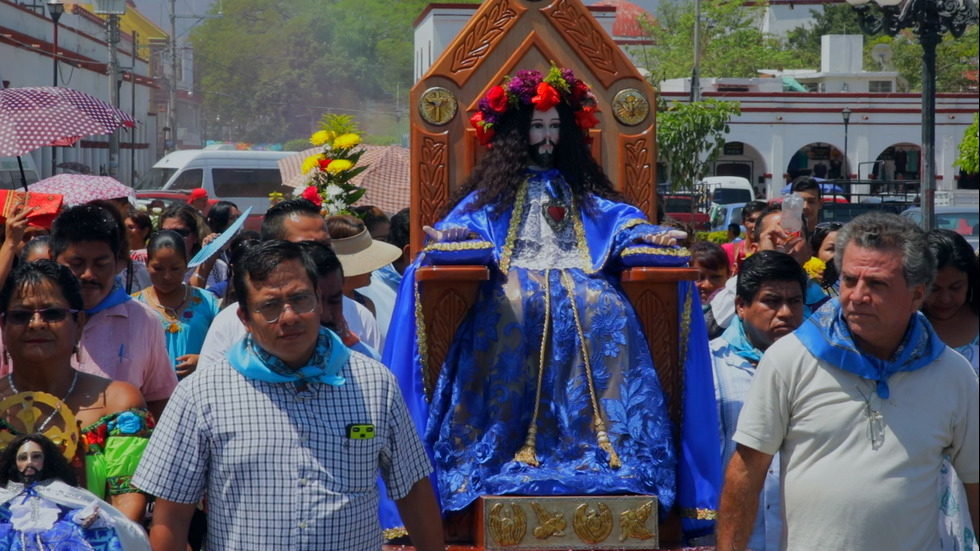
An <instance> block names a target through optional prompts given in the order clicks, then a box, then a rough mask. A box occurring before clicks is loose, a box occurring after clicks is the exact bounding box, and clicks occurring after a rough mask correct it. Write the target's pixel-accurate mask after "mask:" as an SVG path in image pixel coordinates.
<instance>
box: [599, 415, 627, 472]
mask: <svg viewBox="0 0 980 551" xmlns="http://www.w3.org/2000/svg"><path fill="white" fill-rule="evenodd" d="M596 425H597V427H596V428H597V429H598V430H596V439H597V440H598V441H599V447H600V448H602V449H604V450H606V453H608V454H609V466H610V467H612V468H614V469H618V468H620V467H622V466H623V462H622V461H620V460H619V454H618V453H616V450H615V449H614V448H613V445H612V442H610V441H609V435H608V434H606V431H605V428H606V427H605V426H603V425H602V423H601V422H600V423H596Z"/></svg>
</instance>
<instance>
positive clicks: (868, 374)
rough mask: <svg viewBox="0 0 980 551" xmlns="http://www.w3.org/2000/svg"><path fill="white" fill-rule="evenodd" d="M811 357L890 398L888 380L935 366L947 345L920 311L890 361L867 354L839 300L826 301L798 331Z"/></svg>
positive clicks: (879, 394)
mask: <svg viewBox="0 0 980 551" xmlns="http://www.w3.org/2000/svg"><path fill="white" fill-rule="evenodd" d="M796 336H797V337H799V339H800V341H802V342H803V345H804V346H806V347H807V349H808V350H809V351H810V353H811V354H813V355H814V356H816V357H817V358H818V359H820V360H823V361H825V362H827V363H829V364H831V365H833V366H835V367H838V368H840V369H843V370H844V371H850V372H851V373H854V374H855V375H858V376H861V377H864V378H865V379H870V380H872V381H875V382H876V383H877V388H876V391H877V393H878V396H881V398H882V399H886V400H887V399H888V395H889V391H888V377H890V376H891V375H892V374H894V373H898V372H900V371H915V370H917V369H921V368H923V367H925V366H927V365H929V364H930V363H932V362H933V361H934V360H935V359H936V358H938V357H939V355H940V354H942V353H943V350H944V349H945V348H946V345H945V344H944V343H943V341H942V340H940V339H939V337H938V336H937V335H936V333H935V331H933V329H932V326H931V325H929V321H928V320H926V317H925V316H924V315H923V314H922V313H921V312H916V313H915V315H914V316H913V317H912V320H911V322H910V323H909V328H908V329H907V330H906V331H905V337H904V338H903V339H902V342H901V344H900V345H899V346H898V349H896V350H895V353H894V355H893V356H892V358H891V359H890V360H880V359H878V358H875V357H874V356H872V355H870V354H866V353H864V352H863V351H861V349H859V348H858V347H857V345H856V344H855V343H854V337H853V336H852V335H851V331H850V330H849V329H848V328H847V324H846V323H845V322H844V316H843V313H842V312H841V307H840V299H837V298H834V299H831V300H829V301H827V304H824V305H823V307H821V308H820V309H819V310H817V311H816V312H814V313H813V315H812V316H810V317H809V318H807V319H806V320H804V322H803V325H801V326H800V328H799V329H797V330H796Z"/></svg>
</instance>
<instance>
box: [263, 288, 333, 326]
mask: <svg viewBox="0 0 980 551" xmlns="http://www.w3.org/2000/svg"><path fill="white" fill-rule="evenodd" d="M317 302H318V299H317V296H316V294H314V293H304V294H301V295H295V296H292V297H290V298H289V299H287V300H270V301H268V302H265V303H262V304H260V305H259V306H257V307H255V308H252V307H251V306H249V307H248V308H247V309H248V310H251V311H253V312H257V313H258V314H259V315H260V316H262V319H263V320H265V322H266V323H276V322H277V321H279V319H280V318H282V314H283V312H285V311H286V307H287V306H288V307H289V308H290V309H291V310H292V311H293V313H294V314H309V313H310V312H312V311H313V310H316V305H317Z"/></svg>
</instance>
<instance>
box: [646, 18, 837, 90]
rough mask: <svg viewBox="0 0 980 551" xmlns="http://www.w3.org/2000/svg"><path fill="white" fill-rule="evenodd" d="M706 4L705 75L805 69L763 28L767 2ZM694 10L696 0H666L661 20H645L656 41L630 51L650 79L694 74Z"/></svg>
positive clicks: (735, 75)
mask: <svg viewBox="0 0 980 551" xmlns="http://www.w3.org/2000/svg"><path fill="white" fill-rule="evenodd" d="M701 8H702V14H701V18H702V21H703V23H702V25H701V36H700V43H701V45H700V48H699V50H700V56H699V57H700V64H699V74H700V75H701V76H702V77H704V78H711V77H733V78H739V77H742V78H749V77H756V76H758V71H759V70H760V69H772V68H775V67H785V68H787V69H788V68H805V66H806V65H801V64H800V60H799V59H797V55H796V53H795V52H792V51H787V50H786V49H785V48H784V47H783V43H782V41H781V40H780V39H779V38H778V37H776V36H773V35H770V34H767V33H764V32H762V30H761V28H762V26H761V25H762V16H763V13H764V10H765V2H750V1H748V0H733V1H731V2H702V3H701ZM694 14H695V11H694V0H674V1H664V2H661V3H660V4H659V6H658V8H657V10H656V14H655V15H656V23H654V24H649V23H647V22H645V21H643V20H640V24H641V25H642V26H643V27H644V29H645V30H646V31H647V33H648V34H649V36H650V38H651V39H652V41H653V44H654V45H653V46H649V47H638V48H633V49H631V53H632V54H633V55H634V58H635V59H636V60H637V62H638V63H639V64H640V65H644V66H645V67H646V68H647V69H648V70H649V71H650V73H651V79H650V81H651V82H653V83H657V82H660V81H662V80H666V79H671V78H680V77H689V76H691V71H692V69H693V66H694V59H693V55H692V50H693V44H694V38H693V37H694V22H695V15H694ZM704 22H707V23H704ZM818 52H819V49H818Z"/></svg>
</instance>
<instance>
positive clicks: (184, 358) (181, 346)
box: [133, 230, 219, 379]
mask: <svg viewBox="0 0 980 551" xmlns="http://www.w3.org/2000/svg"><path fill="white" fill-rule="evenodd" d="M146 253H147V258H146V266H147V269H148V270H149V271H150V281H151V282H152V285H150V286H149V287H147V288H146V289H143V290H142V291H140V292H138V293H136V294H134V295H133V297H134V298H135V299H136V300H138V301H140V302H143V303H146V304H147V305H148V306H150V308H152V309H153V311H154V312H156V314H157V316H158V317H159V318H160V322H161V323H162V324H163V333H164V335H165V336H166V338H167V352H168V353H169V354H170V362H171V363H172V364H173V366H174V369H175V370H176V371H177V377H178V378H180V379H183V378H184V377H186V376H188V375H190V374H191V373H193V372H194V370H196V369H197V360H198V356H199V355H200V353H201V346H202V345H204V336H205V335H207V332H208V328H209V327H211V322H212V321H214V317H215V316H217V315H218V310H219V308H218V299H217V298H216V297H215V296H214V293H211V292H209V291H205V290H204V289H200V288H198V287H192V286H190V285H188V284H186V283H184V274H186V273H187V250H186V249H185V248H184V240H183V239H182V238H181V236H180V235H179V234H178V233H177V232H173V231H168V230H164V231H160V232H157V233H155V234H153V236H152V237H150V242H149V244H147V246H146Z"/></svg>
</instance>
